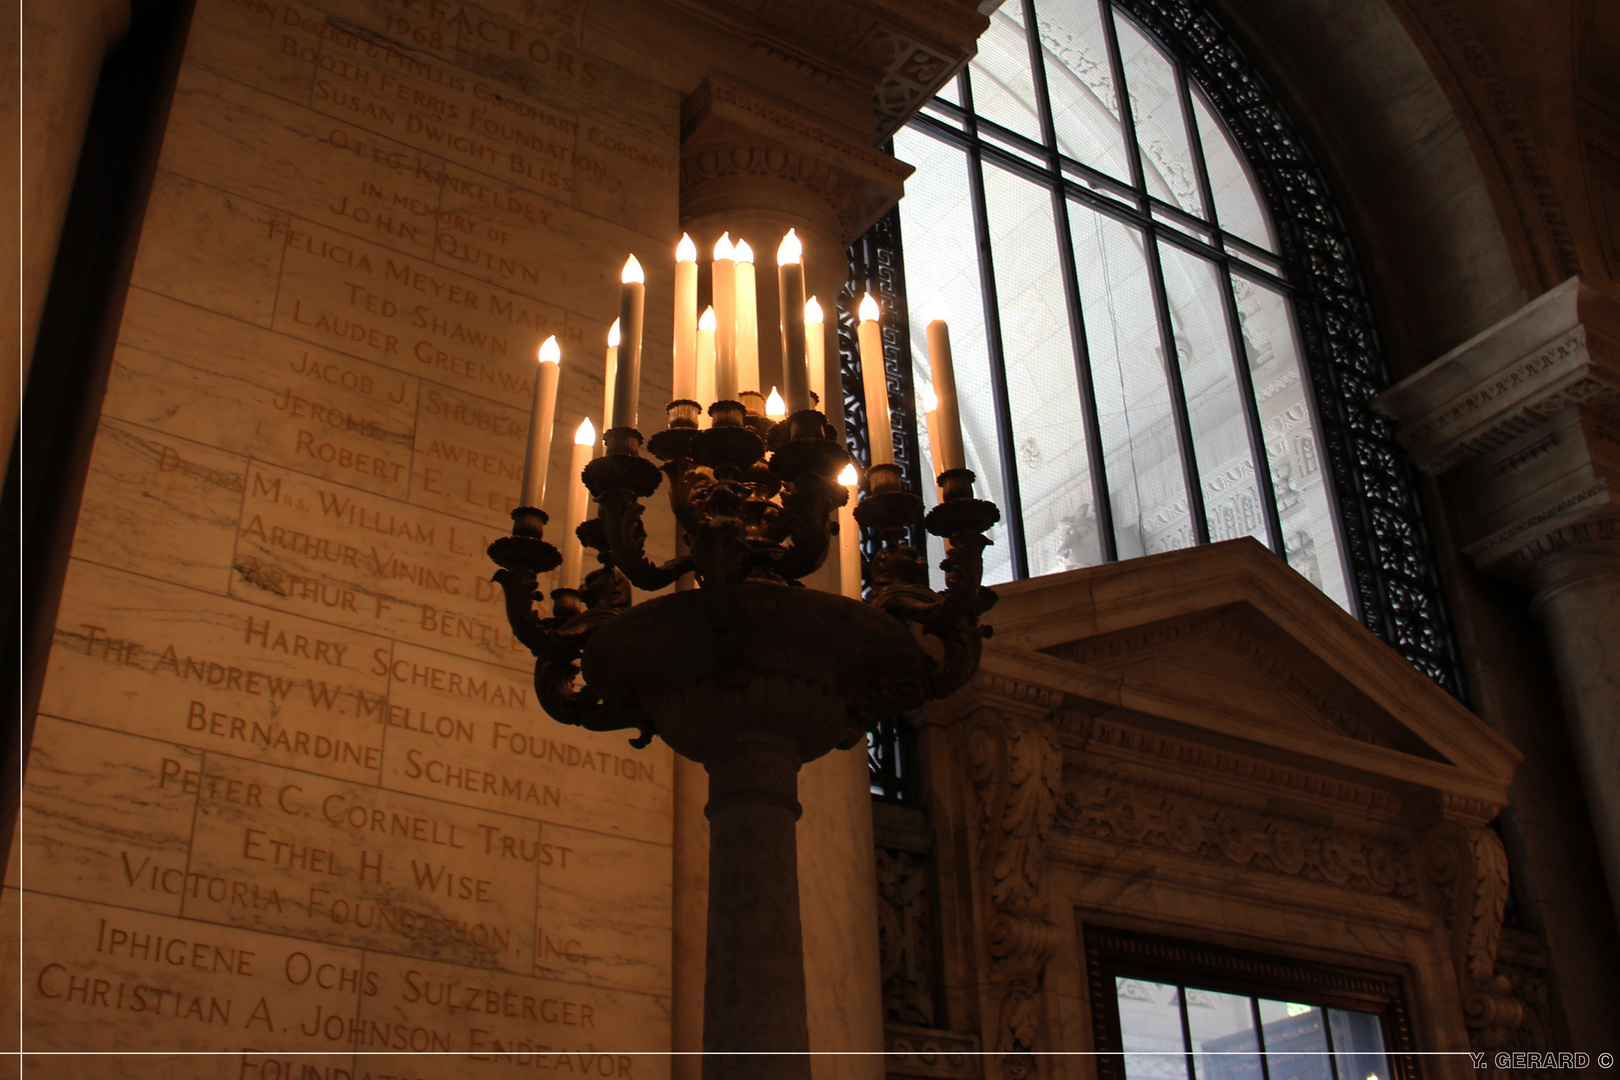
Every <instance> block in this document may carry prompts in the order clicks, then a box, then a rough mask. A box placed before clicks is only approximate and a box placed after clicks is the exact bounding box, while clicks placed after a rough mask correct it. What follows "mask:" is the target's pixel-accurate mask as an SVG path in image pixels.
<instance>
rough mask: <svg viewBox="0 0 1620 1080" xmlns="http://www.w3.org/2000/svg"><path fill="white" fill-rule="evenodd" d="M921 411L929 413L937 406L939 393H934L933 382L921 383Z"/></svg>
mask: <svg viewBox="0 0 1620 1080" xmlns="http://www.w3.org/2000/svg"><path fill="white" fill-rule="evenodd" d="M922 399H923V412H925V413H931V412H933V411H934V410H935V409H938V408H939V395H938V394H936V393H934V384H933V383H926V382H925V383H923V384H922Z"/></svg>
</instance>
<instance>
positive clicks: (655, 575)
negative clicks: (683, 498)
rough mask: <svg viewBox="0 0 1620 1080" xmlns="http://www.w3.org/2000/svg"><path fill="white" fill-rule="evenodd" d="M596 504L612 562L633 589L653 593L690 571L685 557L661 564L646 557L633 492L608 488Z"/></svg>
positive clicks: (639, 508)
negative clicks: (599, 511) (627, 579)
mask: <svg viewBox="0 0 1620 1080" xmlns="http://www.w3.org/2000/svg"><path fill="white" fill-rule="evenodd" d="M596 501H597V504H598V505H599V506H600V507H601V518H602V526H603V528H604V530H605V531H606V534H607V545H608V551H609V552H610V553H611V554H612V556H613V563H614V565H615V566H617V567H618V568H619V569H620V570H621V571H622V572H623V573H624V576H625V577H627V578H629V579H630V582H631V584H633V585H635V587H636V588H638V589H644V590H646V591H647V592H657V591H658V590H659V589H662V588H664V587H666V586H668V585H673V584H674V583H675V582H676V581H678V580H679V579H680V576H681V575H682V574H685V573H687V572H688V571H690V570H691V569H692V566H693V562H692V557H691V556H689V555H680V556H677V557H675V558H673V559H670V560H669V561H668V562H665V563H663V564H662V565H660V564H657V563H654V562H653V561H652V560H651V559H649V558H647V529H646V526H644V525H642V523H641V515H642V512H643V507H642V505H641V501H640V500H639V499H637V498H636V494H635V492H633V491H631V490H630V489H629V488H623V487H616V488H610V489H609V490H607V491H604V492H603V493H602V494H601V495H600V496H599V497H598V498H597V500H596Z"/></svg>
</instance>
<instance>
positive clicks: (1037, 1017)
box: [964, 708, 1063, 1080]
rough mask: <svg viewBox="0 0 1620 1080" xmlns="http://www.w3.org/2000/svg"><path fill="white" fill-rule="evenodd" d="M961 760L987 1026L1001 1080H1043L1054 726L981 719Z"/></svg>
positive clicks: (1057, 756) (1052, 947)
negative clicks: (968, 789) (988, 1003)
mask: <svg viewBox="0 0 1620 1080" xmlns="http://www.w3.org/2000/svg"><path fill="white" fill-rule="evenodd" d="M964 757H965V759H966V764H967V773H968V778H969V779H970V780H971V781H972V782H973V790H974V794H975V803H974V826H975V827H974V831H973V832H974V838H975V841H976V842H975V843H974V845H973V851H972V858H973V869H974V871H975V872H976V889H977V891H978V892H979V893H980V895H981V896H982V897H983V900H984V902H985V908H984V912H983V918H982V926H983V933H984V943H985V944H984V948H985V952H986V953H987V954H988V956H989V960H990V970H989V974H988V979H987V986H986V990H987V991H988V992H989V993H990V995H991V996H992V997H993V998H994V999H996V1002H997V1004H996V1006H995V1009H996V1011H995V1013H994V1014H993V1015H987V1016H986V1018H985V1021H984V1033H985V1040H986V1043H987V1044H989V1043H990V1040H991V1038H992V1032H993V1038H994V1051H995V1053H996V1054H997V1055H998V1057H997V1061H998V1064H999V1065H1000V1075H1001V1076H1002V1077H1003V1078H1005V1080H1029V1078H1031V1077H1034V1076H1036V1075H1037V1074H1038V1071H1039V1069H1038V1065H1037V1063H1036V1058H1035V1050H1036V1047H1037V1046H1038V1045H1040V1044H1041V1041H1042V1040H1041V1034H1040V1032H1041V1027H1042V1023H1041V1008H1040V994H1041V990H1042V988H1043V985H1044V982H1045V975H1046V964H1047V961H1049V960H1050V959H1051V958H1052V956H1053V955H1054V954H1055V953H1056V952H1057V947H1058V936H1059V935H1058V927H1057V924H1056V922H1055V921H1054V920H1053V918H1052V897H1051V895H1050V890H1049V887H1048V884H1049V883H1048V880H1047V874H1046V859H1047V852H1046V842H1047V837H1048V834H1049V832H1050V830H1051V827H1052V820H1053V817H1054V815H1055V813H1056V810H1057V803H1058V797H1059V788H1060V785H1061V782H1062V772H1063V765H1062V752H1061V750H1060V748H1059V746H1058V741H1057V736H1056V733H1055V731H1054V730H1053V727H1052V725H1051V723H1049V722H1048V721H1046V720H1043V719H1032V718H1030V717H1029V716H1026V715H1023V713H1022V712H1021V711H1015V710H998V709H993V708H983V709H980V710H979V711H978V712H977V713H976V715H975V716H974V718H973V721H972V722H971V724H970V725H969V727H968V729H967V737H966V746H965V752H964Z"/></svg>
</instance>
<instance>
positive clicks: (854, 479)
mask: <svg viewBox="0 0 1620 1080" xmlns="http://www.w3.org/2000/svg"><path fill="white" fill-rule="evenodd" d="M838 482H839V483H840V484H843V485H844V486H845V487H854V486H855V485H856V484H859V483H860V482H861V478H860V477H859V476H858V475H857V474H856V472H855V466H854V465H845V466H844V471H843V472H841V473H839V474H838Z"/></svg>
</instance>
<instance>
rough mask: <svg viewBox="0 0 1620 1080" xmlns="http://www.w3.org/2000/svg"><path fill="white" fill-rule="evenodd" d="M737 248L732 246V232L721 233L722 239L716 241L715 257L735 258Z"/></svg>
mask: <svg viewBox="0 0 1620 1080" xmlns="http://www.w3.org/2000/svg"><path fill="white" fill-rule="evenodd" d="M736 254H737V250H736V249H735V248H733V247H732V246H731V234H730V233H721V234H720V239H718V240H716V241H715V242H714V257H715V258H716V259H731V258H735V257H736Z"/></svg>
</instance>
